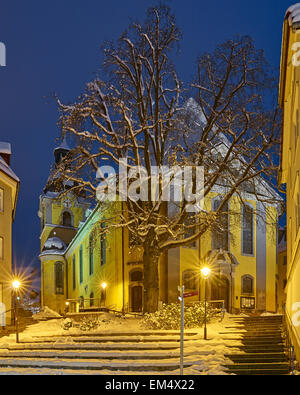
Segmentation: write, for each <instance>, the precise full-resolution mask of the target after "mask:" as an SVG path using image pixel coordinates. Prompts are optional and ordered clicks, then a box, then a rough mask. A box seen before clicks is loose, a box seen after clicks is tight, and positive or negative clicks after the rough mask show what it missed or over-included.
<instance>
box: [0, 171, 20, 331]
mask: <svg viewBox="0 0 300 395" xmlns="http://www.w3.org/2000/svg"><path fill="white" fill-rule="evenodd" d="M0 188H2V189H3V191H4V207H3V208H4V211H3V212H1V211H0V237H2V238H3V246H4V251H3V259H2V260H1V258H0V268H1V269H0V284H1V286H0V303H1V302H2V303H4V304H5V308H6V310H10V309H11V281H12V221H13V209H14V201H13V198H14V195H15V193H13V190H14V191H16V184H15V183H14V182H13V181H12V180H11V179H10V178H9V177H7V176H6V175H5V174H3V173H2V172H0ZM10 319H11V314H10V313H8V314H7V315H6V322H7V323H9V322H10Z"/></svg>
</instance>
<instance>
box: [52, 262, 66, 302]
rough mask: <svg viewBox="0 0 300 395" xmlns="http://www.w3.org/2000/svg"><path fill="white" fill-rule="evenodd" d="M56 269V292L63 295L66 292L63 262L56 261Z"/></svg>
mask: <svg viewBox="0 0 300 395" xmlns="http://www.w3.org/2000/svg"><path fill="white" fill-rule="evenodd" d="M54 270H55V293H56V295H63V293H64V272H63V264H62V263H61V262H56V263H55V265H54Z"/></svg>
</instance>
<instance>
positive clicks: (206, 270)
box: [201, 267, 211, 340]
mask: <svg viewBox="0 0 300 395" xmlns="http://www.w3.org/2000/svg"><path fill="white" fill-rule="evenodd" d="M210 272H211V270H210V268H208V267H203V268H202V269H201V275H202V277H203V278H204V281H205V286H204V295H205V296H204V299H205V302H204V340H207V328H206V322H207V310H206V280H207V279H208V277H209V275H210Z"/></svg>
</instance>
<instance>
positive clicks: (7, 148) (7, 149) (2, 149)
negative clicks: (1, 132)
mask: <svg viewBox="0 0 300 395" xmlns="http://www.w3.org/2000/svg"><path fill="white" fill-rule="evenodd" d="M0 154H6V155H11V145H10V143H5V142H3V141H0Z"/></svg>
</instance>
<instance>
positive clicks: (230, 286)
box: [39, 141, 281, 313]
mask: <svg viewBox="0 0 300 395" xmlns="http://www.w3.org/2000/svg"><path fill="white" fill-rule="evenodd" d="M68 151H69V147H68V146H67V145H66V143H65V141H64V142H63V144H62V145H61V146H60V147H58V148H56V149H55V151H54V156H55V162H56V164H57V163H59V161H60V160H61V158H63V157H64V155H66V154H67V153H68ZM262 185H265V187H262V188H264V191H263V193H264V194H276V197H278V194H277V193H276V192H275V191H274V190H273V189H272V188H270V187H269V186H267V185H266V184H263V183H262ZM65 191H66V192H65V193H64V194H63V195H61V194H60V193H59V192H60V191H55V190H54V188H51V186H49V185H48V187H47V188H46V189H45V190H44V193H43V194H42V195H41V197H40V208H39V216H40V219H41V237H40V239H41V253H40V255H39V257H40V261H41V267H42V270H41V273H42V281H41V284H42V287H41V293H42V305H43V306H48V307H49V308H51V309H53V310H55V311H58V312H61V313H63V312H66V311H69V312H78V311H94V310H96V309H99V308H104V307H105V308H107V309H111V310H115V311H119V312H142V311H143V295H144V288H143V262H142V254H143V249H142V246H137V245H132V244H131V242H130V237H129V234H128V231H127V230H126V229H123V228H122V229H121V228H118V227H117V228H115V229H114V230H112V231H110V232H108V233H106V235H105V236H103V233H101V232H98V231H97V230H98V227H99V223H100V222H101V224H102V225H101V226H105V218H106V215H107V213H106V212H104V211H103V208H102V206H101V204H99V203H98V204H95V205H94V208H93V209H92V206H91V202H90V201H88V200H87V199H86V197H85V196H83V195H82V196H76V195H75V194H74V193H73V192H69V193H68V192H67V185H66V186H65ZM220 193H221V192H220V191H218V190H213V191H212V192H211V193H210V195H209V196H207V197H206V198H205V202H204V204H205V209H207V210H216V209H217V207H218V204H219V196H220ZM244 198H245V201H244V204H241V202H240V200H239V199H238V197H237V196H233V197H232V198H231V200H230V202H229V203H228V210H227V211H228V212H231V211H232V212H234V213H238V214H235V215H234V216H232V217H231V215H227V216H226V218H225V219H224V224H223V225H224V226H225V228H226V231H225V232H224V235H223V236H222V237H221V238H220V236H219V235H218V236H217V235H215V234H214V233H213V232H212V231H208V232H207V233H206V234H205V235H204V236H203V237H202V238H201V239H199V240H198V241H197V242H195V243H193V244H192V245H189V246H188V247H180V248H175V249H171V250H169V251H168V252H167V253H165V254H164V255H163V256H161V258H160V262H159V290H158V292H159V301H160V304H162V303H172V302H177V301H178V286H179V285H184V286H185V293H186V303H192V302H197V301H201V300H204V281H205V280H203V279H202V278H201V276H200V268H201V267H202V266H203V263H207V264H209V265H210V267H211V268H212V275H211V277H210V279H209V280H208V283H207V295H208V300H211V301H216V303H219V302H218V301H224V306H225V308H226V309H227V311H229V312H232V313H234V312H239V311H247V312H249V311H259V312H264V311H268V312H276V310H277V301H276V281H277V277H276V276H277V271H278V269H277V220H278V215H280V214H281V212H280V208H279V207H277V206H276V205H275V204H267V205H263V204H262V203H261V202H259V201H257V199H256V197H255V195H254V194H253V193H251V191H248V192H247V191H246V192H245V194H244ZM118 204H121V203H120V202H119V203H118ZM225 211H226V210H225ZM258 212H259V215H258V214H257V213H258ZM100 219H101V221H100Z"/></svg>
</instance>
